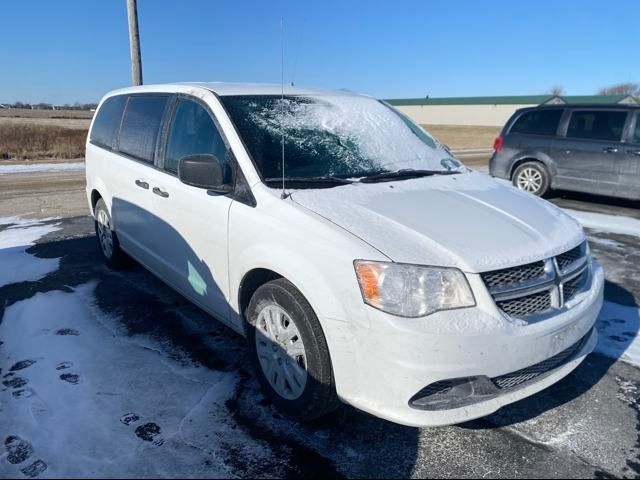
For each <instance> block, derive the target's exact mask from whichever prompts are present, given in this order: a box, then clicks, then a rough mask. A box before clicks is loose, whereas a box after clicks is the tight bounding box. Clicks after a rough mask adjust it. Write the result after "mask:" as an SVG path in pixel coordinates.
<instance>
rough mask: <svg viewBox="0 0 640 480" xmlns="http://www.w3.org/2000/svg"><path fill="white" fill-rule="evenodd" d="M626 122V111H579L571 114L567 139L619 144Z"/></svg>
mask: <svg viewBox="0 0 640 480" xmlns="http://www.w3.org/2000/svg"><path fill="white" fill-rule="evenodd" d="M626 121H627V112H624V111H618V112H616V111H613V110H609V111H607V110H578V111H575V112H573V113H572V114H571V119H570V120H569V127H568V128H567V137H568V138H584V139H588V140H606V141H611V142H619V141H620V140H622V132H623V130H624V124H625V122H626Z"/></svg>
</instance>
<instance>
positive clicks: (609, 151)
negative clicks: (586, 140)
mask: <svg viewBox="0 0 640 480" xmlns="http://www.w3.org/2000/svg"><path fill="white" fill-rule="evenodd" d="M602 151H603V152H604V153H618V152H619V151H620V150H618V149H617V148H616V147H607V148H603V149H602Z"/></svg>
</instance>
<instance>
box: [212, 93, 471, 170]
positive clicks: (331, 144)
mask: <svg viewBox="0 0 640 480" xmlns="http://www.w3.org/2000/svg"><path fill="white" fill-rule="evenodd" d="M222 100H223V102H224V104H225V106H226V107H227V110H228V111H229V114H230V116H231V119H232V120H233V122H234V123H235V124H236V127H237V128H238V130H239V132H240V135H241V136H242V138H243V140H244V142H245V144H246V145H247V147H248V148H249V151H250V153H251V155H252V156H253V159H254V161H255V163H256V165H257V167H258V169H259V170H260V171H261V173H262V176H263V177H264V178H276V177H279V176H281V175H282V172H281V162H282V149H281V141H282V136H283V134H284V143H285V171H286V176H287V177H318V176H338V177H344V178H347V177H362V176H367V175H370V174H375V173H380V172H393V171H397V170H400V169H409V168H410V169H419V170H438V171H441V170H451V169H454V170H458V169H460V168H461V164H460V163H459V162H458V161H457V160H455V159H453V158H452V157H451V156H450V155H449V153H448V152H447V151H446V150H445V149H444V148H443V147H442V146H441V145H440V144H439V143H438V142H437V141H436V140H434V139H433V138H432V137H431V136H430V135H429V134H428V133H426V132H425V131H424V130H423V129H422V128H420V127H418V126H416V125H415V124H413V123H412V122H411V121H410V120H409V119H407V118H404V117H403V116H401V115H400V114H399V113H397V112H396V111H395V110H393V109H391V108H390V107H388V106H387V105H385V104H383V103H381V102H379V101H378V100H375V99H372V98H367V97H358V96H346V95H345V96H338V95H336V96H321V97H291V96H290V97H285V98H284V99H282V98H281V97H274V96H254V97H246V96H242V97H223V98H222Z"/></svg>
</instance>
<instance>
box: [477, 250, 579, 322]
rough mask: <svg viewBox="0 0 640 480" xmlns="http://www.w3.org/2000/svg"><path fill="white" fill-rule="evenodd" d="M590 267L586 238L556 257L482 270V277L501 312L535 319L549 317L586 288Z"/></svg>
mask: <svg viewBox="0 0 640 480" xmlns="http://www.w3.org/2000/svg"><path fill="white" fill-rule="evenodd" d="M589 267H590V257H589V255H588V246H587V242H586V241H585V242H583V243H582V244H580V245H578V246H577V247H574V248H572V249H571V250H569V251H567V252H565V253H562V254H560V255H558V256H556V257H553V258H548V259H546V260H542V261H539V262H534V263H529V264H526V265H522V266H520V267H511V268H506V269H502V270H494V271H491V272H486V273H482V274H481V278H482V280H483V281H484V282H485V285H486V286H487V289H488V290H489V293H490V294H491V296H492V297H493V300H494V301H495V302H496V305H497V306H498V308H500V310H502V312H504V313H505V314H506V315H508V316H510V317H513V318H521V319H526V320H531V321H533V320H535V318H534V317H540V318H542V316H547V317H548V312H549V311H551V310H560V309H562V308H564V306H565V304H566V303H567V302H568V301H571V300H573V299H574V298H575V297H576V296H577V295H578V294H579V293H580V292H582V291H584V290H585V289H586V286H587V284H588V282H587V280H588V279H589V278H590V269H589ZM514 279H515V280H516V281H515V282H514ZM501 282H502V283H501Z"/></svg>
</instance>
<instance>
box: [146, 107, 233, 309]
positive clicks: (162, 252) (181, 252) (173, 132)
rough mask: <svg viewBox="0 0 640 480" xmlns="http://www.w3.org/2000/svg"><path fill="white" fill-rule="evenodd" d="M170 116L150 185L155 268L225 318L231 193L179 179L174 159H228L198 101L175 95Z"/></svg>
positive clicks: (212, 120)
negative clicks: (164, 139)
mask: <svg viewBox="0 0 640 480" xmlns="http://www.w3.org/2000/svg"><path fill="white" fill-rule="evenodd" d="M171 117H172V118H171V121H170V123H169V124H168V128H167V135H166V146H163V152H164V153H163V155H162V157H163V158H162V159H161V160H160V163H159V169H158V170H156V171H155V172H154V174H153V176H152V178H151V185H150V187H151V197H152V198H153V200H152V202H153V206H152V211H153V213H154V216H155V217H156V226H155V228H154V236H153V238H152V239H150V241H151V242H152V249H153V251H154V254H155V256H156V259H157V262H158V263H159V266H158V270H159V272H158V273H159V274H160V275H161V276H162V278H163V279H165V280H166V281H167V282H168V283H170V284H171V285H172V286H174V288H176V289H177V290H178V291H180V292H181V293H182V294H183V295H185V296H187V297H188V298H190V299H191V300H192V301H193V302H194V303H196V304H198V305H200V306H201V307H203V308H204V309H205V310H208V311H209V312H211V313H213V314H215V315H216V316H217V317H218V318H220V319H221V320H227V318H228V311H229V306H228V305H229V303H228V280H229V277H228V275H229V272H228V254H227V221H228V216H229V208H230V206H231V203H232V199H231V198H230V197H228V196H225V195H220V194H217V193H214V192H210V191H207V190H205V189H202V188H197V187H192V186H189V185H185V184H184V183H182V182H181V181H180V180H179V179H178V162H179V161H180V159H181V158H184V157H186V156H190V155H197V154H213V155H215V156H216V157H218V158H220V159H223V160H224V159H227V160H228V159H229V158H230V156H229V155H230V154H229V148H228V146H227V143H226V142H225V140H224V137H223V135H222V134H221V130H220V128H219V126H218V123H217V122H216V120H215V118H214V115H213V113H212V112H211V111H210V110H209V108H208V106H207V105H206V104H205V103H203V102H202V101H200V100H198V99H195V98H192V97H187V96H180V97H179V98H178V101H177V103H176V104H175V107H174V108H173V113H172V116H171ZM228 170H229V173H230V171H231V169H230V168H229V169H228ZM229 182H231V175H229Z"/></svg>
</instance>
